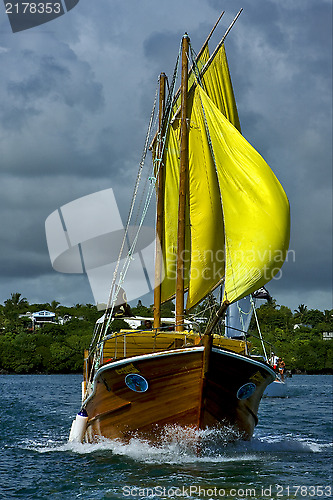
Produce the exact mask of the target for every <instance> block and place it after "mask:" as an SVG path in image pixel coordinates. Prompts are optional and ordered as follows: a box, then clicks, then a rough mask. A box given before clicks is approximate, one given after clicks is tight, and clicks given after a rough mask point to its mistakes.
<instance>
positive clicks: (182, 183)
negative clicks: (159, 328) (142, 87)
mask: <svg viewBox="0 0 333 500" xmlns="http://www.w3.org/2000/svg"><path fill="white" fill-rule="evenodd" d="M189 40H190V39H189V36H188V34H187V33H185V35H184V36H183V40H182V74H181V118H180V174H179V206H178V237H177V278H176V330H177V331H183V330H184V254H185V210H186V186H187V177H188V130H187V119H186V114H187V90H188V54H189Z"/></svg>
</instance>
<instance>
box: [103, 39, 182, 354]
mask: <svg viewBox="0 0 333 500" xmlns="http://www.w3.org/2000/svg"><path fill="white" fill-rule="evenodd" d="M180 54H181V45H180V48H179V53H178V57H177V61H176V65H175V69H174V73H173V78H172V83H171V85H170V89H169V93H168V97H167V103H166V111H165V117H164V120H163V124H164V123H165V121H166V120H167V122H166V123H167V126H166V129H165V134H164V137H162V139H160V140H161V142H162V148H161V153H160V157H159V158H155V160H154V162H153V172H152V175H151V177H149V179H148V180H150V185H149V187H148V192H147V195H146V200H145V205H144V208H143V213H142V216H141V220H140V223H139V226H138V229H137V231H136V234H135V237H134V239H133V242H132V244H131V247H130V249H129V251H128V253H127V256H126V258H125V262H124V265H123V268H122V270H121V272H120V273H119V282H118V284H117V285H116V281H117V275H118V270H119V265H120V261H121V256H122V252H123V249H124V246H125V241H126V237H127V234H128V229H129V224H130V220H131V217H132V214H133V209H134V203H135V199H136V196H137V192H138V187H139V182H140V180H141V173H142V168H143V166H144V163H145V159H146V156H147V151H148V145H149V138H150V135H151V129H152V122H153V117H154V114H155V107H156V101H157V91H156V94H155V100H154V105H153V111H152V114H151V117H150V122H149V126H148V131H147V135H146V141H145V146H144V150H143V154H142V158H141V162H140V166H139V173H138V176H137V181H136V184H135V188H134V194H133V197H132V203H131V209H130V213H129V216H128V220H127V224H126V229H125V233H124V237H123V241H122V245H121V249H120V252H119V257H118V260H117V264H116V268H115V271H114V273H113V280H112V285H111V289H110V294H109V298H108V303H107V309H106V312H105V318H104V321H103V327H102V329H101V332H100V335H99V338H98V340H97V343H96V347H97V346H98V344H99V343H100V341H101V339H102V338H103V337H104V336H105V334H106V333H107V330H108V328H109V325H110V322H111V319H112V313H113V310H114V305H115V303H116V300H117V297H118V294H119V291H120V289H121V285H122V284H123V282H124V280H125V276H126V273H127V270H128V268H129V265H130V262H131V260H133V254H134V251H135V247H136V243H137V240H138V237H139V233H140V230H141V227H142V225H143V222H144V219H145V217H146V214H147V211H148V208H149V205H150V202H151V198H152V196H153V193H154V191H155V184H156V180H157V177H158V174H159V169H160V164H161V161H162V158H163V154H164V150H165V144H166V136H167V133H168V128H169V123H170V116H171V111H172V104H173V99H174V89H175V83H176V79H177V74H178V66H179V60H180Z"/></svg>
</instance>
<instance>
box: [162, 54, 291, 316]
mask: <svg viewBox="0 0 333 500" xmlns="http://www.w3.org/2000/svg"><path fill="white" fill-rule="evenodd" d="M205 58H207V54H206V55H205ZM200 83H201V84H202V87H203V88H201V87H200V86H199V84H198V83H196V84H195V83H193V84H192V86H190V87H189V96H188V113H187V116H188V127H189V128H188V133H189V167H188V191H187V213H186V252H185V255H184V260H185V287H186V289H187V290H188V297H187V308H188V309H189V308H191V307H193V306H194V305H195V304H197V303H198V302H200V300H202V299H203V298H204V297H205V296H206V295H207V294H208V293H209V292H210V291H211V290H212V289H214V288H215V287H216V286H217V285H218V284H219V283H221V281H222V279H224V280H225V298H227V299H228V300H229V301H230V302H233V301H236V300H238V299H239V298H241V297H243V296H245V295H247V294H249V293H251V292H253V291H254V290H256V289H257V288H259V287H260V286H262V285H264V284H265V283H267V282H268V281H269V280H270V279H272V277H273V276H274V275H275V274H276V273H277V272H278V271H279V269H280V267H281V266H282V264H283V262H284V260H285V256H286V252H287V249H288V244H289V204H288V200H287V197H286V195H285V193H284V191H283V189H282V187H281V185H280V183H279V181H278V180H277V179H276V177H275V175H274V174H273V172H272V171H271V169H270V168H269V166H268V165H267V163H266V162H265V161H264V160H263V158H262V157H261V156H260V155H259V153H257V152H256V151H255V149H254V148H253V147H252V146H251V145H250V144H249V143H248V142H247V141H246V140H245V139H244V137H243V136H242V135H241V134H240V123H239V119H238V113H237V108H236V103H235V99H234V94H233V89H232V84H231V79H230V74H229V69H228V63H227V59H226V54H225V50H224V46H222V47H221V48H220V49H219V51H218V52H217V54H216V56H215V58H214V60H213V61H211V62H210V64H209V67H208V68H207V69H206V70H205V71H204V74H203V76H202V78H201V79H200ZM177 105H178V103H176V104H175V105H174V114H173V116H174V120H173V123H171V124H170V126H169V130H168V136H167V144H166V149H165V154H164V172H165V197H164V231H163V237H162V248H163V256H164V271H165V278H164V280H163V282H162V301H165V300H167V299H169V298H171V297H172V296H174V294H175V287H176V255H177V225H178V196H179V143H180V131H179V120H178V116H177V114H176V111H177Z"/></svg>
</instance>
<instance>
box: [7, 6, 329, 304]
mask: <svg viewBox="0 0 333 500" xmlns="http://www.w3.org/2000/svg"><path fill="white" fill-rule="evenodd" d="M241 7H243V8H244V11H243V13H242V14H241V16H240V18H239V20H238V22H237V24H236V26H235V27H234V28H233V30H232V31H231V33H230V34H229V36H228V38H227V42H226V50H227V53H228V59H229V65H230V70H231V74H232V80H233V85H234V90H235V95H236V100H237V104H238V111H239V115H240V119H241V125H242V131H243V135H244V136H245V137H246V138H247V139H248V140H249V142H250V143H252V144H253V145H254V146H255V147H256V148H257V149H258V150H259V151H260V153H261V154H262V155H263V156H264V158H265V159H266V161H267V162H268V164H269V165H270V166H271V168H272V169H273V171H274V172H275V174H276V175H277V177H278V178H279V180H280V181H281V183H282V185H283V186H284V188H285V191H286V193H287V195H288V198H289V200H290V204H291V214H292V229H291V242H290V249H291V250H292V252H291V253H290V254H289V256H288V262H286V263H285V264H284V266H283V273H282V279H279V280H275V281H274V282H272V283H271V284H269V285H268V289H269V290H270V292H271V294H272V295H273V296H274V297H275V298H276V299H277V302H278V303H279V304H284V305H287V306H289V307H291V308H292V309H295V308H296V307H297V306H298V305H299V304H301V303H304V304H306V305H307V306H308V307H309V308H319V309H322V310H323V309H329V308H331V307H332V226H331V223H332V219H331V218H332V199H331V196H332V158H331V154H332V24H331V23H332V5H331V0H288V1H285V2H283V1H281V0H232V1H231V0H168V1H161V0H98V1H93V0H80V2H79V3H78V4H77V6H76V7H75V8H73V9H72V10H71V11H70V12H68V13H66V14H65V15H64V16H61V17H59V18H58V19H55V20H53V21H51V22H49V23H47V24H44V25H41V26H38V27H35V28H32V29H30V30H26V31H21V32H18V33H12V31H11V27H10V24H9V21H8V18H7V16H6V14H5V8H4V5H3V4H2V3H1V5H0V28H1V31H0V62H1V79H0V217H1V231H0V302H1V303H3V301H4V300H6V298H8V297H10V294H11V293H13V292H19V293H21V294H22V295H23V296H25V297H26V298H27V299H28V301H29V302H31V303H34V302H46V301H52V300H57V301H59V302H61V303H62V304H68V305H72V304H76V303H92V302H93V300H94V299H93V295H92V292H91V289H90V286H89V282H88V280H87V277H86V276H85V275H83V274H64V273H59V272H56V271H55V270H53V268H52V266H51V262H50V257H49V252H48V247H47V243H46V236H45V220H46V219H47V217H48V216H49V215H50V214H51V213H52V212H54V211H55V210H57V209H58V208H59V207H61V206H63V205H64V204H67V203H69V202H71V201H73V200H76V199H77V198H80V197H83V196H86V195H89V194H92V193H95V192H98V191H100V190H103V189H107V188H112V189H113V191H114V193H115V197H116V201H117V204H118V207H119V210H120V215H121V217H122V219H123V221H124V222H125V220H126V217H127V213H128V204H129V202H130V199H131V194H132V188H133V185H134V182H135V178H136V172H137V169H138V165H139V162H140V157H141V153H142V148H143V143H144V139H145V130H146V127H147V123H148V120H149V116H150V112H151V107H152V102H153V98H154V93H155V89H156V85H157V78H158V75H159V73H160V72H161V71H165V72H166V73H167V74H169V75H170V74H171V72H172V70H173V66H174V61H175V57H176V54H177V52H178V47H179V41H180V37H181V36H182V34H183V33H184V32H185V31H187V32H188V33H189V35H190V37H191V41H192V45H193V47H194V49H195V50H196V51H198V50H199V49H200V47H201V45H202V43H203V41H204V40H205V38H206V36H207V34H208V32H209V31H210V29H211V27H212V25H213V24H214V23H215V21H216V19H217V17H218V15H219V13H220V12H221V11H222V10H225V11H226V13H225V15H224V17H223V19H222V21H221V23H220V26H219V28H218V30H217V35H216V37H217V38H215V41H218V39H219V38H221V37H222V35H223V33H224V31H225V29H226V28H227V26H228V24H229V22H230V21H231V20H232V18H233V17H234V15H235V14H236V13H237V11H238V10H239V9H240V8H241ZM111 278H112V276H110V281H111ZM143 301H144V302H145V303H147V304H149V303H150V299H149V298H147V300H146V301H145V300H143Z"/></svg>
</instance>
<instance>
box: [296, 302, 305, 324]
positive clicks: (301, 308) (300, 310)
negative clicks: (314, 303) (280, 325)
mask: <svg viewBox="0 0 333 500" xmlns="http://www.w3.org/2000/svg"><path fill="white" fill-rule="evenodd" d="M307 310H308V308H307V306H306V305H305V304H300V305H299V306H298V308H297V309H295V310H294V312H295V317H296V318H298V319H299V320H300V321H303V320H304V316H305V313H306V312H307Z"/></svg>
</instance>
